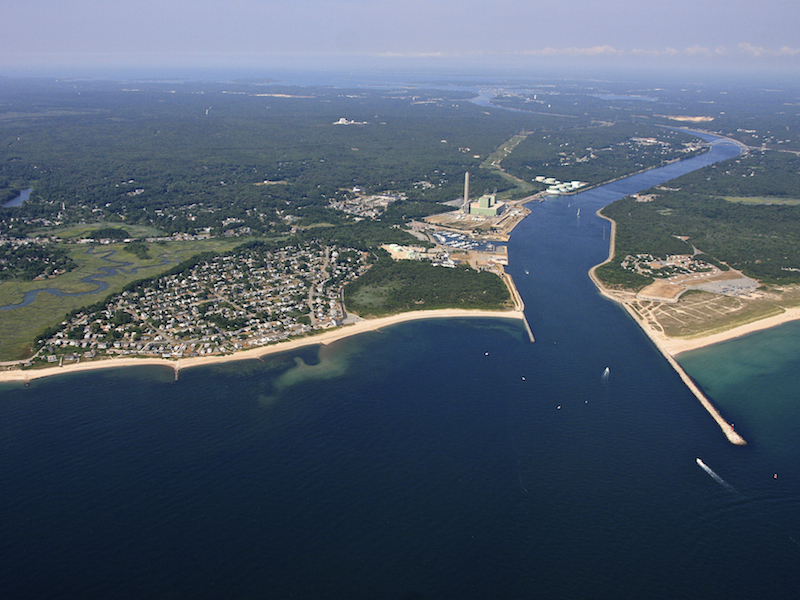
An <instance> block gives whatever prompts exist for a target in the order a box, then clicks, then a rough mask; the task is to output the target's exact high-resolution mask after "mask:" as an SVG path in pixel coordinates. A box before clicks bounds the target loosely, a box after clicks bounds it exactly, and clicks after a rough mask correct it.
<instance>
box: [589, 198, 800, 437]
mask: <svg viewBox="0 0 800 600" xmlns="http://www.w3.org/2000/svg"><path fill="white" fill-rule="evenodd" d="M601 210H602V208H601V209H599V210H598V211H597V212H596V213H595V214H596V215H597V216H598V217H600V218H601V219H605V220H606V221H609V222H610V223H611V235H610V238H611V239H610V241H609V253H608V258H606V260H604V261H603V262H602V263H600V264H598V265H595V266H593V267H592V268H591V269H589V277H590V279H591V280H592V282H593V283H594V285H595V287H597V289H598V291H599V292H600V293H601V294H602V295H603V296H605V297H606V298H609V299H610V300H613V301H614V302H616V303H617V304H620V305H622V307H623V308H624V309H625V311H626V312H627V313H628V314H629V315H630V316H631V317H632V318H633V320H634V321H635V322H636V324H637V325H639V327H640V328H641V329H642V331H644V333H645V335H647V337H648V338H650V340H651V341H652V342H653V344H654V345H655V347H656V348H657V349H658V351H659V352H661V354H662V355H663V356H664V358H666V359H667V362H668V363H669V364H670V365H671V366H672V368H673V369H674V370H675V372H676V373H677V374H678V376H679V377H680V378H681V380H682V381H683V382H684V384H685V385H686V387H687V388H689V391H690V392H692V394H694V396H695V398H697V400H698V401H699V402H700V404H702V405H703V408H705V409H706V411H707V412H708V414H710V415H711V417H712V418H713V419H714V421H716V423H717V425H718V426H719V428H720V429H721V430H722V433H724V434H725V437H726V438H728V441H729V442H730V443H731V444H734V445H736V446H744V445H746V444H747V442H746V441H745V439H744V438H743V437H742V436H741V435H739V434H738V433H736V431H735V430H734V429H733V425H731V424H730V423H728V422H727V421H726V420H725V419H724V418H723V416H722V414H720V412H719V410H717V408H716V407H715V406H714V404H713V403H712V402H711V400H709V399H708V397H707V396H706V395H705V394H704V393H703V392H702V391H701V390H700V388H699V387H698V386H697V384H696V383H695V382H694V380H692V378H691V377H689V374H688V373H687V372H686V371H685V370H684V369H683V367H682V366H681V365H680V364H679V363H678V361H677V360H675V355H677V354H679V353H680V352H686V351H688V350H694V349H696V348H702V347H703V346H709V345H711V344H716V343H719V342H721V341H725V340H726V339H733V338H736V337H739V336H741V335H745V334H747V333H750V332H751V331H757V330H759V329H766V328H768V327H772V326H774V325H770V324H767V325H763V326H761V327H758V325H760V324H762V323H763V322H765V321H769V320H770V319H761V320H759V321H755V322H753V323H750V324H747V325H743V326H741V327H737V328H735V329H730V330H728V331H723V332H720V333H718V334H714V335H710V336H705V337H699V338H697V339H695V340H673V339H671V338H668V337H667V336H665V335H664V334H662V333H660V332H657V331H655V330H654V329H653V328H652V327H650V326H648V325H647V324H646V323H644V322H643V321H642V320H641V319H640V318H639V315H638V314H637V313H636V312H635V311H634V310H633V308H632V307H631V306H630V305H629V304H628V303H627V302H625V301H624V300H623V299H622V298H621V297H620V296H619V295H618V294H615V293H613V292H611V291H610V290H608V289H607V288H606V287H605V286H604V285H603V283H602V282H601V281H600V279H599V278H598V277H597V275H596V273H595V271H596V270H597V268H598V267H600V266H602V265H605V264H607V263H609V262H611V261H612V260H613V259H614V254H615V251H616V233H617V223H616V221H614V220H613V219H610V218H609V217H606V216H605V215H603V214H600V211H601ZM797 313H798V318H800V309H798V310H797ZM781 316H782V315H777V317H773V318H780V317H781ZM778 324H779V323H778ZM740 330H745V331H742V332H741V333H739V331H740ZM670 342H674V343H670ZM681 345H683V346H685V347H683V348H681ZM678 348H681V349H678Z"/></svg>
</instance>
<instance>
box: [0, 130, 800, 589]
mask: <svg viewBox="0 0 800 600" xmlns="http://www.w3.org/2000/svg"><path fill="white" fill-rule="evenodd" d="M715 152H717V153H718V154H716V156H717V157H719V156H725V155H730V156H734V155H735V154H736V152H737V150H736V148H734V147H729V146H722V145H718V146H716V149H715ZM719 153H722V154H719ZM726 153H727V154H726ZM713 158H714V157H713V156H706V157H700V158H699V159H692V160H693V161H695V162H694V165H695V166H697V165H698V164H702V163H703V161H709V160H712V159H713ZM687 162H688V161H687ZM691 166H692V165H691V164H688V165H687V164H682V165H671V166H670V167H667V168H666V170H664V171H649V172H647V173H644V174H642V175H640V176H636V178H635V179H633V180H628V181H626V182H617V183H615V184H613V185H610V186H605V187H603V188H597V189H594V190H589V191H586V192H583V193H581V194H578V195H575V196H572V197H571V198H565V197H556V198H553V199H550V200H548V201H546V202H543V203H537V204H532V205H531V209H532V211H533V212H532V214H531V215H530V216H529V217H528V218H527V219H526V220H525V221H524V222H523V223H522V224H521V225H520V226H519V227H518V228H517V229H516V230H515V232H514V234H513V236H512V238H511V240H510V243H509V254H510V262H511V267H510V269H511V272H512V275H513V276H514V278H515V281H516V282H517V285H518V287H519V289H520V293H521V294H522V296H523V298H524V300H525V303H526V313H527V315H528V319H529V321H530V323H531V326H532V329H533V331H534V334H535V335H536V340H537V341H536V343H531V342H530V341H529V339H528V337H527V334H526V333H525V331H524V328H523V327H522V326H521V325H520V324H519V323H518V322H516V321H511V320H503V319H475V320H470V319H451V320H431V321H425V322H419V321H418V322H411V323H406V324H403V325H398V326H395V327H388V328H385V329H383V330H381V331H378V332H373V333H369V334H364V335H360V336H357V337H353V338H349V339H345V340H342V341H340V342H337V343H335V344H332V345H330V346H325V347H316V346H312V347H309V348H305V349H303V350H300V351H297V352H292V353H283V354H279V355H270V356H266V357H264V360H263V361H257V360H253V361H242V362H237V363H229V364H226V365H222V366H216V367H208V368H192V369H185V370H183V371H182V372H181V374H180V378H179V380H178V381H174V378H173V374H172V371H171V370H169V369H164V368H146V367H141V368H128V369H109V370H105V371H100V372H94V373H81V374H72V375H66V376H61V377H57V378H50V379H47V380H41V381H34V382H32V383H31V384H30V386H29V387H22V386H6V387H5V388H4V390H3V391H2V392H0V440H2V445H0V489H1V490H2V494H0V514H2V515H3V520H2V521H0V581H2V582H3V589H4V594H5V595H6V596H8V597H11V598H63V597H79V598H219V597H225V598H330V599H339V598H342V599H344V598H347V599H352V598H387V599H405V600H408V599H412V598H431V599H434V598H435V599H441V598H446V599H449V598H453V599H465V598H466V599H472V598H474V599H479V598H481V599H482V598H637V599H638V598H665V599H666V598H670V599H672V598H726V599H728V598H737V597H763V598H794V597H796V596H797V593H798V591H800V570H798V569H797V564H798V561H800V544H798V543H797V540H800V469H799V468H798V465H797V461H796V458H795V456H796V454H795V456H793V455H792V452H793V449H792V448H784V447H781V446H772V445H770V444H769V443H767V442H766V440H765V439H764V437H762V435H764V436H767V437H768V436H769V432H767V433H765V434H761V433H760V432H757V431H755V427H756V426H755V425H754V424H752V423H751V422H750V416H749V415H750V413H749V412H748V411H747V410H746V408H745V409H742V410H741V412H739V410H738V409H735V408H732V410H734V411H735V412H736V420H737V429H740V430H743V431H745V437H747V438H748V441H749V442H750V444H749V445H748V446H745V447H735V446H732V445H731V444H729V443H728V442H727V441H726V439H725V437H724V436H723V435H722V433H721V432H720V431H719V429H718V427H717V426H716V424H715V423H714V422H713V421H712V420H711V418H710V417H709V416H708V414H707V413H706V412H705V411H704V410H703V408H702V407H701V406H700V405H699V403H698V402H697V400H696V399H695V398H694V396H692V394H691V393H689V392H688V390H687V389H686V387H685V386H684V385H683V384H682V382H681V381H680V379H679V378H678V376H677V375H676V374H675V373H674V371H673V370H672V369H671V368H670V367H669V365H668V364H667V363H666V362H665V361H664V360H663V358H662V357H661V356H660V354H659V353H658V352H657V351H656V350H655V349H654V348H653V346H652V344H651V343H650V341H649V340H648V339H647V338H646V336H644V334H643V333H642V332H641V331H640V329H639V328H638V326H637V325H636V324H635V323H634V322H633V321H632V320H631V319H630V318H629V317H628V316H627V314H626V313H625V312H624V311H623V310H621V309H620V308H619V307H618V306H617V305H615V304H613V303H611V302H609V301H608V300H606V299H605V298H603V297H602V296H600V295H599V294H598V293H597V291H596V290H595V289H594V287H593V286H592V284H591V283H590V281H589V279H588V277H587V276H586V271H587V270H588V269H589V267H590V266H592V265H593V264H596V263H598V262H600V261H601V260H602V259H603V258H605V256H606V254H607V251H608V250H607V247H608V246H607V245H608V223H607V222H605V221H603V220H601V219H599V218H598V217H596V216H595V215H594V214H593V213H594V210H596V208H598V207H599V206H602V205H603V204H605V203H606V202H608V201H610V199H613V198H614V197H616V196H618V195H619V194H626V193H631V192H632V191H636V190H637V189H641V188H642V187H650V186H651V185H654V184H655V183H658V182H659V181H663V180H665V178H669V177H673V176H676V175H677V172H679V171H680V170H681V169H688V168H690V167H691ZM576 205H577V206H581V207H582V208H583V210H582V211H581V216H580V217H578V216H576V214H575V213H576V210H575V207H576ZM526 272H527V274H526ZM607 367H608V369H609V372H608V376H607V377H605V376H604V371H605V369H606V368H607ZM725 410H726V409H723V412H725ZM726 414H727V413H726ZM751 427H752V428H753V430H751ZM750 434H752V435H750ZM697 457H702V459H703V460H704V461H705V463H706V464H707V465H708V467H709V468H710V469H712V470H713V472H714V473H715V474H716V475H717V476H718V477H719V478H720V479H721V480H723V481H724V482H725V483H726V484H727V485H728V486H730V487H726V486H724V485H721V484H720V483H719V481H718V480H716V479H715V478H713V477H712V476H710V474H709V473H708V472H706V471H705V470H703V469H701V468H700V467H699V466H698V464H697V463H696V458H697ZM776 464H779V466H780V471H781V472H780V473H779V478H778V479H774V477H773V475H774V471H775V465H776Z"/></svg>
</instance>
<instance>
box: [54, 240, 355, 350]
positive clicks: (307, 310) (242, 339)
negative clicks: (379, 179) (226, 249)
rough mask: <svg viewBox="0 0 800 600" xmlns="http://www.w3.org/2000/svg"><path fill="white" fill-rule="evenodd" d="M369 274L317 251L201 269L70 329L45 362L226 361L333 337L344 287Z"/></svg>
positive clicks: (144, 289) (202, 264)
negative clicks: (288, 342)
mask: <svg viewBox="0 0 800 600" xmlns="http://www.w3.org/2000/svg"><path fill="white" fill-rule="evenodd" d="M366 268H367V266H366V264H365V256H364V255H363V254H362V253H361V252H357V251H355V250H350V249H346V248H338V247H335V246H323V245H321V244H315V243H310V244H304V245H300V246H286V247H282V248H279V249H274V250H267V249H265V248H264V247H261V246H258V245H254V246H253V247H252V248H249V249H245V250H241V251H239V252H236V253H234V254H228V255H223V256H216V257H213V258H207V259H203V260H199V261H197V262H196V264H194V265H193V266H191V267H190V268H186V269H184V270H182V271H181V272H178V273H173V274H170V275H166V276H163V277H160V278H158V279H156V280H155V281H150V282H144V283H141V284H139V285H137V286H135V287H134V288H133V289H129V290H127V291H123V292H122V293H121V294H118V295H117V296H115V297H114V298H112V299H111V300H110V301H109V302H108V303H106V304H105V306H104V307H103V308H102V309H99V310H97V311H96V312H90V311H89V310H86V311H82V312H79V313H78V314H76V315H75V316H74V317H72V318H71V319H70V320H68V321H64V322H63V323H62V326H61V328H60V330H59V331H58V332H56V333H55V334H53V335H52V336H50V337H48V338H47V339H46V340H45V341H44V346H43V349H42V350H41V351H40V352H39V354H38V358H39V359H40V360H46V361H48V362H56V361H59V362H63V361H64V360H67V361H68V360H80V359H81V358H83V359H86V358H93V357H95V356H98V355H145V356H157V357H164V358H180V357H188V356H200V355H210V354H224V353H229V352H234V351H236V350H241V349H244V348H248V347H255V346H263V345H265V344H269V343H271V342H277V341H280V340H283V339H286V338H289V337H293V336H298V335H304V334H307V333H310V332H312V331H315V330H319V329H325V328H329V327H334V326H336V325H339V324H341V323H342V321H343V320H344V318H345V314H344V310H343V306H342V286H343V285H344V284H345V283H346V282H347V281H350V280H352V279H353V278H355V277H357V276H358V275H359V274H360V273H363V272H364V271H365V270H366Z"/></svg>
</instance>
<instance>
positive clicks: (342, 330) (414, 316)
mask: <svg viewBox="0 0 800 600" xmlns="http://www.w3.org/2000/svg"><path fill="white" fill-rule="evenodd" d="M462 317H483V318H499V319H519V320H522V321H523V323H524V324H525V325H526V328H527V321H526V320H525V314H524V312H523V311H522V310H520V309H515V310H477V309H475V310H467V309H456V308H446V309H440V310H417V311H411V312H404V313H399V314H396V315H391V316H388V317H380V318H376V319H365V320H363V321H358V322H356V323H352V324H349V325H342V326H340V327H337V328H335V329H329V330H325V331H323V332H322V333H318V334H316V335H309V336H304V337H299V338H294V339H291V340H287V341H285V342H279V343H276V344H272V345H268V346H260V347H258V348H251V349H248V350H242V351H239V352H234V353H232V354H224V355H215V356H198V357H192V358H180V359H174V360H171V359H166V358H144V357H143V358H135V357H130V356H127V357H120V358H108V359H101V360H94V361H89V362H81V363H76V364H69V365H64V366H62V367H45V368H42V369H27V370H21V369H14V370H8V371H0V383H2V382H28V381H31V380H33V379H40V378H42V377H50V376H53V375H63V374H65V373H77V372H81V371H93V370H96V369H109V368H117V367H129V366H164V367H169V368H171V369H173V370H174V371H175V374H176V377H177V374H178V372H180V371H181V370H182V369H188V368H191V367H198V366H203V365H212V364H219V363H225V362H231V361H235V360H246V359H258V358H260V357H262V356H266V355H268V354H275V353H278V352H286V351H288V350H294V349H296V348H302V347H304V346H313V345H315V344H323V345H325V344H331V343H333V342H335V341H337V340H341V339H343V338H346V337H350V336H352V335H358V334H361V333H366V332H368V331H376V330H378V329H381V328H382V327H388V326H390V325H396V324H398V323H404V322H407V321H416V320H419V319H448V318H462ZM528 331H530V329H528Z"/></svg>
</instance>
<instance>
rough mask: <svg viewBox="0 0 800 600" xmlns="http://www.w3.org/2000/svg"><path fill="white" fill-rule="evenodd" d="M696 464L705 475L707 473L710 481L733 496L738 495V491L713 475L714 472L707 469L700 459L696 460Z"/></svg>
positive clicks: (709, 468)
mask: <svg viewBox="0 0 800 600" xmlns="http://www.w3.org/2000/svg"><path fill="white" fill-rule="evenodd" d="M697 464H698V466H699V467H700V468H701V469H703V471H705V472H706V473H708V474H709V475H710V476H711V479H713V480H714V481H716V482H717V483H718V484H720V485H721V486H722V487H724V488H725V489H726V490H728V491H729V492H733V493H734V494H738V493H739V492H738V491H736V488H735V487H733V486H732V485H731V484H730V483H728V482H727V481H725V480H724V479H723V478H722V477H720V476H719V475H717V474H716V473H714V470H713V469H712V468H711V467H709V466H708V465H707V464H706V463H704V462H703V461H702V460H701V459H699V458H698V459H697Z"/></svg>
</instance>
